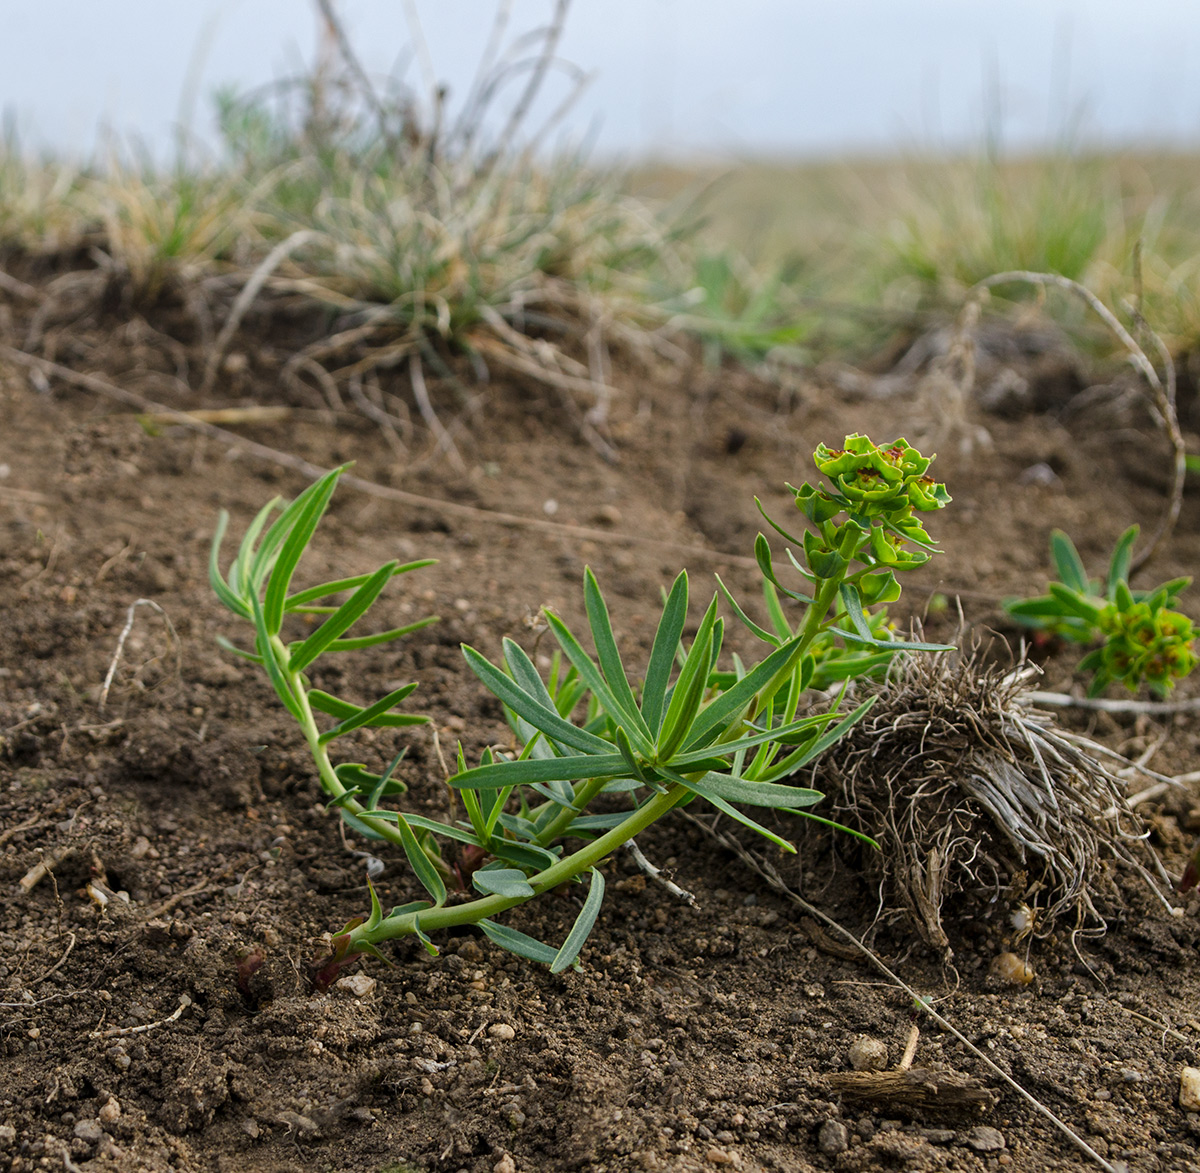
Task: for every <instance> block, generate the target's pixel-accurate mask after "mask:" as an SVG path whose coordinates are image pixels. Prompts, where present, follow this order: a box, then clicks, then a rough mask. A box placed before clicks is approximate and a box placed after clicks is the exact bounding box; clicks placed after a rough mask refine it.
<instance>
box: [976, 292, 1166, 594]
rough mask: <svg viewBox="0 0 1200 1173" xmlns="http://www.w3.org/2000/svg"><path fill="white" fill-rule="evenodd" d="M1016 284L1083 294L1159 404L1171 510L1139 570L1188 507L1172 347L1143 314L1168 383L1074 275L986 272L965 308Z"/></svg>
mask: <svg viewBox="0 0 1200 1173" xmlns="http://www.w3.org/2000/svg"><path fill="white" fill-rule="evenodd" d="M1016 283H1024V284H1027V285H1036V286H1039V287H1041V288H1043V289H1044V288H1046V287H1047V286H1054V287H1055V288H1058V289H1063V290H1066V291H1067V292H1068V293H1070V294H1072V295H1073V296H1075V297H1078V298H1080V299H1081V300H1082V301H1083V302H1084V303H1085V304H1086V305H1087V306H1088V307H1089V308H1090V309H1091V310H1092V311H1093V312H1094V313H1095V314H1096V315H1097V317H1099V318H1100V320H1101V321H1102V322H1103V323H1104V324H1105V325H1106V326H1107V327H1108V329H1109V330H1110V331H1111V332H1112V334H1113V336H1114V337H1115V338H1116V339H1117V341H1118V342H1120V344H1121V345H1122V346H1123V347H1125V350H1126V352H1127V353H1128V355H1129V360H1130V362H1132V363H1133V365H1134V367H1135V368H1136V369H1137V371H1138V372H1139V373H1140V374H1141V376H1142V378H1144V379H1145V380H1146V383H1147V385H1148V386H1149V388H1150V391H1151V396H1152V401H1153V405H1154V408H1155V410H1156V413H1157V415H1158V418H1159V422H1160V423H1161V425H1162V427H1163V430H1164V431H1165V432H1166V433H1167V438H1168V440H1169V441H1170V443H1171V450H1172V454H1173V458H1174V459H1173V465H1172V470H1171V486H1170V490H1169V494H1168V500H1167V509H1166V512H1165V513H1164V515H1163V517H1162V520H1161V521H1160V522H1159V524H1158V528H1157V529H1156V530H1155V531H1154V533H1153V534H1152V535H1151V536H1150V539H1149V541H1148V542H1147V544H1146V546H1145V547H1144V548H1143V549H1142V550H1141V552H1140V553H1138V554H1136V555H1135V556H1134V558H1133V560H1132V562H1131V564H1130V574H1134V573H1136V572H1137V571H1138V570H1141V569H1142V567H1144V566H1145V565H1146V564H1147V563H1148V562H1149V561H1150V559H1151V558H1153V557H1154V555H1155V554H1156V553H1157V551H1158V549H1159V547H1160V546H1161V545H1162V544H1163V542H1165V541H1166V540H1167V538H1168V537H1170V535H1171V532H1172V531H1173V530H1174V528H1175V523H1176V522H1177V521H1178V520H1179V513H1180V510H1181V509H1182V508H1183V482H1184V478H1185V476H1186V475H1187V447H1186V445H1185V444H1184V439H1183V433H1182V431H1181V430H1180V428H1179V417H1178V414H1177V412H1176V410H1175V364H1174V363H1173V362H1172V361H1171V356H1170V353H1169V352H1168V351H1167V348H1166V346H1165V345H1164V343H1163V341H1162V339H1161V338H1159V337H1158V336H1157V335H1156V334H1155V333H1154V331H1153V330H1151V329H1150V328H1149V326H1147V325H1146V324H1145V321H1144V319H1142V318H1141V317H1140V315H1138V324H1139V326H1141V327H1142V328H1143V329H1144V330H1145V331H1146V333H1147V335H1148V336H1149V337H1150V338H1151V339H1152V340H1153V343H1154V346H1155V350H1156V351H1157V353H1158V355H1159V357H1160V359H1161V360H1163V361H1164V366H1165V369H1166V371H1167V383H1166V385H1164V384H1163V381H1162V379H1161V378H1160V377H1159V374H1158V371H1157V370H1156V369H1155V366H1154V364H1153V363H1152V362H1151V361H1150V359H1149V358H1147V356H1146V352H1145V351H1144V350H1143V349H1142V348H1141V346H1139V345H1138V343H1137V340H1136V339H1135V338H1134V337H1133V335H1132V334H1130V333H1129V331H1128V330H1126V329H1125V327H1124V326H1123V325H1122V324H1121V321H1120V320H1119V319H1118V318H1117V316H1116V315H1115V314H1114V313H1113V312H1112V310H1110V309H1109V308H1108V306H1106V305H1105V304H1104V302H1102V301H1101V300H1100V299H1099V298H1098V297H1097V296H1096V295H1095V294H1094V293H1093V292H1092V291H1091V290H1090V289H1088V288H1087V286H1085V285H1081V284H1080V283H1079V282H1078V281H1072V280H1071V279H1070V278H1069V277H1061V276H1059V275H1058V274H1057V273H1030V272H1026V271H1024V270H1014V271H1012V272H1009V273H994V274H993V275H992V276H990V277H985V278H984V279H983V280H982V281H980V282H979V283H978V284H977V285H976V286H975V287H974V288H973V289H971V291H970V292H969V293H968V294H967V301H966V305H965V306H964V309H963V313H964V314H966V313H967V312H968V309H969V307H971V306H972V305H973V304H976V303H978V302H979V301H980V300H981V299H982V297H983V296H984V295H985V293H986V292H987V290H989V289H991V288H992V287H993V286H996V285H1011V284H1016Z"/></svg>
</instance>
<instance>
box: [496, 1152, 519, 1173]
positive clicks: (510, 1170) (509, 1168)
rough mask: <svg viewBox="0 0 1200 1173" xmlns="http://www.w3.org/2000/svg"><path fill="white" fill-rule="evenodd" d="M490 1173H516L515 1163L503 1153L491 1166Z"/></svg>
mask: <svg viewBox="0 0 1200 1173" xmlns="http://www.w3.org/2000/svg"><path fill="white" fill-rule="evenodd" d="M492 1173H517V1163H516V1161H514V1160H513V1159H512V1157H511V1156H510V1155H509V1154H508V1153H505V1154H504V1155H503V1156H502V1157H501V1158H500V1160H498V1161H497V1162H496V1163H495V1164H494V1165H493V1166H492Z"/></svg>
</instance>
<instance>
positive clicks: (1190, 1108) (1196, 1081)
mask: <svg viewBox="0 0 1200 1173" xmlns="http://www.w3.org/2000/svg"><path fill="white" fill-rule="evenodd" d="M1179 1106H1180V1107H1181V1108H1182V1109H1183V1110H1184V1111H1185V1112H1200V1067H1185V1068H1184V1069H1183V1070H1182V1071H1181V1072H1180V1073H1179Z"/></svg>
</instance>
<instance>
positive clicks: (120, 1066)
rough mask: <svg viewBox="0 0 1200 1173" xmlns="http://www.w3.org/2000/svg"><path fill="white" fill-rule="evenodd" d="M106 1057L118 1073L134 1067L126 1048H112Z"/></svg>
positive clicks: (106, 1053)
mask: <svg viewBox="0 0 1200 1173" xmlns="http://www.w3.org/2000/svg"><path fill="white" fill-rule="evenodd" d="M105 1055H107V1057H108V1061H109V1062H110V1063H111V1064H112V1065H113V1066H114V1067H115V1068H116V1069H117V1070H118V1071H128V1070H129V1068H130V1067H131V1066H132V1065H133V1060H132V1059H130V1057H129V1056H128V1055H127V1054H126V1053H125V1048H124V1047H111V1048H109V1050H107V1051H106V1052H105Z"/></svg>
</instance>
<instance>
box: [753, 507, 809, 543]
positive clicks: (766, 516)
mask: <svg viewBox="0 0 1200 1173" xmlns="http://www.w3.org/2000/svg"><path fill="white" fill-rule="evenodd" d="M754 504H755V505H757V506H758V511H759V513H761V514H762V515H763V520H764V521H765V522H766V523H767V525H769V526H770V527H771V528H772V529H773V530H774V531H775V532H776V533H777V534H779V536H780V537H781V538H785V539H786V540H787V541H789V542H791V543H792V545H793V546H798V545H800V543H801V540H802V539H800V538H798V537H796V536H795V534H789V533H788V532H787V530H785V529H784V528H783V526H781V525H778V524H776V522H774V521H773V520H772V519H771V517H770V515H769V514H768V513H767V511H766V510H765V509H764V508H763V503H762V502H761V501H760V500H759V499H758V498H757V497H755V498H754Z"/></svg>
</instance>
